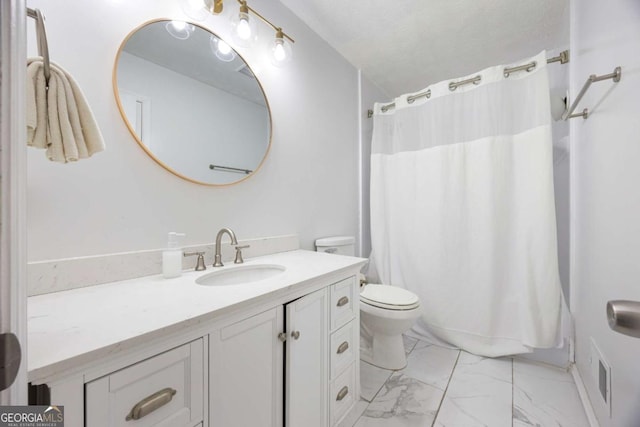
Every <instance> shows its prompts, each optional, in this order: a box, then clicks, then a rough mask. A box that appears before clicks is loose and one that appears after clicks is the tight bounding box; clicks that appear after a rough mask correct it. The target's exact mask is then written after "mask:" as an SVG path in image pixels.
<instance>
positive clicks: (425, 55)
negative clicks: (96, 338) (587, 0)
mask: <svg viewBox="0 0 640 427" xmlns="http://www.w3.org/2000/svg"><path fill="white" fill-rule="evenodd" d="M281 2H282V3H283V4H284V5H285V6H286V7H288V8H289V9H290V10H291V11H292V12H293V13H295V14H296V15H297V16H298V17H300V19H302V20H303V21H304V22H305V23H306V24H307V25H308V26H309V27H311V29H313V30H314V31H315V32H316V33H318V34H319V35H320V36H321V37H322V38H324V39H325V40H326V41H327V42H328V43H329V44H330V45H331V46H333V47H334V48H335V49H336V50H337V51H338V52H340V53H341V54H342V55H343V56H344V57H345V58H346V59H347V60H348V61H349V62H351V63H352V64H353V65H354V66H356V67H358V68H360V69H361V70H362V72H363V74H364V75H365V76H366V77H367V78H368V79H369V80H371V81H372V82H373V83H375V84H376V85H377V86H378V87H379V88H380V89H381V90H382V91H383V92H384V93H385V94H386V95H387V96H388V97H389V98H393V97H396V96H399V95H401V94H404V93H411V92H417V91H418V90H420V89H422V88H424V87H426V86H428V85H430V84H432V83H435V82H438V81H441V80H445V79H452V78H456V77H460V76H464V75H467V74H471V73H473V72H475V71H477V70H480V69H482V68H485V67H488V66H492V65H498V64H503V63H510V62H515V61H518V60H519V59H523V58H526V57H529V56H533V55H535V54H536V53H538V52H539V51H541V50H542V49H555V48H565V47H567V46H568V44H569V0H347V1H345V0H304V1H301V0H281ZM292 36H293V37H294V38H295V34H293V35H292ZM296 48H297V46H296ZM381 101H384V100H381Z"/></svg>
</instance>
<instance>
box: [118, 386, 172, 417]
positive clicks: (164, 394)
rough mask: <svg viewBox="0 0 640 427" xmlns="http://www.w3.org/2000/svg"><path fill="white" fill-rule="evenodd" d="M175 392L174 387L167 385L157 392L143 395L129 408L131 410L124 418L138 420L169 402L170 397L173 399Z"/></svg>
mask: <svg viewBox="0 0 640 427" xmlns="http://www.w3.org/2000/svg"><path fill="white" fill-rule="evenodd" d="M176 393H177V392H176V391H175V390H174V389H172V388H169V387H167V388H164V389H162V390H160V391H159V392H157V393H153V394H152V395H151V396H147V397H145V398H144V399H142V400H141V401H140V402H138V403H136V405H135V406H134V407H133V408H131V411H130V412H129V414H128V415H127V418H125V419H126V420H127V421H130V420H139V419H140V418H142V417H144V416H147V415H149V414H150V413H152V412H153V411H155V410H156V409H158V408H160V407H162V406H164V405H166V404H167V403H169V402H171V399H173V396H175V394H176Z"/></svg>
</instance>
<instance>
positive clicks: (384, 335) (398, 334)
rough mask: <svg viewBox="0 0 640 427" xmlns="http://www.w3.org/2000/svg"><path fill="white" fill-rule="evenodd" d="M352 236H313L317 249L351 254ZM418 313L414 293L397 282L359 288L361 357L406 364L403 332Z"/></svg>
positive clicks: (388, 365) (375, 362)
mask: <svg viewBox="0 0 640 427" xmlns="http://www.w3.org/2000/svg"><path fill="white" fill-rule="evenodd" d="M354 241H355V239H354V238H353V237H351V236H337V237H327V238H323V239H318V240H316V250H317V251H318V252H327V253H332V254H339V255H348V256H353V255H354V246H353V244H354ZM419 316H420V300H419V299H418V297H417V295H415V294H414V293H412V292H410V291H407V290H406V289H402V288H398V287H396V286H389V285H378V284H367V285H366V286H364V288H362V289H361V291H360V359H362V360H364V361H365V362H368V363H371V364H372V365H375V366H378V367H380V368H385V369H402V368H404V367H405V366H406V365H407V358H406V356H405V352H404V343H403V341H402V334H403V333H404V332H406V331H408V330H409V329H410V328H411V326H412V325H413V322H415V321H416V319H417V318H418V317H419Z"/></svg>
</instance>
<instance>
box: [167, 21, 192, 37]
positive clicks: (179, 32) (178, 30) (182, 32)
mask: <svg viewBox="0 0 640 427" xmlns="http://www.w3.org/2000/svg"><path fill="white" fill-rule="evenodd" d="M165 28H166V29H167V31H168V32H169V34H171V35H172V36H173V37H175V38H177V39H179V40H186V39H188V38H189V37H191V33H193V31H194V30H195V27H194V26H193V25H192V24H187V23H186V22H184V21H169V22H167V25H166V26H165Z"/></svg>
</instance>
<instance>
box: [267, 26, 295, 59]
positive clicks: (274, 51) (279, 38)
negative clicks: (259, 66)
mask: <svg viewBox="0 0 640 427" xmlns="http://www.w3.org/2000/svg"><path fill="white" fill-rule="evenodd" d="M284 37H285V36H284V33H283V32H282V29H281V28H278V29H277V30H276V37H275V39H274V40H273V41H272V42H271V63H272V64H273V65H275V66H276V67H282V66H284V65H285V64H286V63H287V62H289V61H290V60H291V56H292V52H291V44H290V43H288V42H287V41H286V40H285V39H284Z"/></svg>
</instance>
